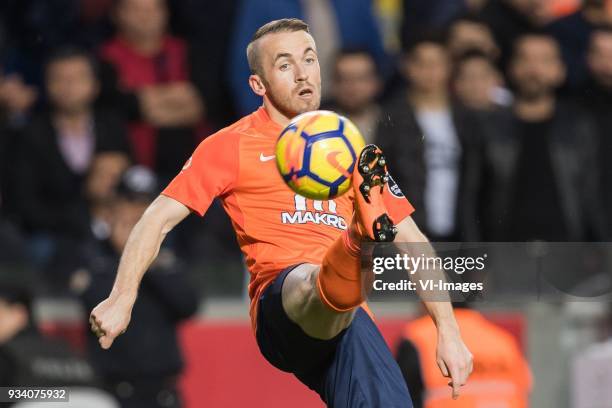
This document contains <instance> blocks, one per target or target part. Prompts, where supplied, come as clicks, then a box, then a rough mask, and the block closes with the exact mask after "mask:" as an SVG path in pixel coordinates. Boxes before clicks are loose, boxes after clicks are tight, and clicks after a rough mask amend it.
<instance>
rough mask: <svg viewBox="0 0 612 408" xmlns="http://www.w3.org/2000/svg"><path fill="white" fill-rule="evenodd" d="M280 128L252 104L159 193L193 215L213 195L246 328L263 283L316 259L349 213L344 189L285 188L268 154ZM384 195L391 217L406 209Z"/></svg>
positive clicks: (202, 210) (350, 200)
mask: <svg viewBox="0 0 612 408" xmlns="http://www.w3.org/2000/svg"><path fill="white" fill-rule="evenodd" d="M281 131H282V126H281V125H279V124H278V123H276V122H274V121H272V120H271V119H270V117H269V116H268V113H267V112H266V110H265V109H264V108H263V107H262V108H259V109H258V110H257V111H255V112H254V113H252V114H250V115H248V116H246V117H244V118H242V119H241V120H239V121H238V122H236V123H234V124H233V125H231V126H229V127H227V128H225V129H222V130H220V131H219V132H217V133H215V134H214V135H212V136H209V137H208V138H206V139H205V140H204V141H203V142H202V143H200V145H199V146H198V147H197V148H196V150H195V152H194V153H193V156H192V157H191V158H189V160H188V161H187V163H186V164H185V166H184V167H183V170H181V172H180V173H179V174H178V175H177V176H176V177H175V178H174V180H172V182H171V183H170V184H169V185H168V187H167V188H166V189H165V190H164V191H163V193H162V194H164V195H166V196H168V197H170V198H173V199H175V200H177V201H179V202H181V203H182V204H184V205H185V206H187V207H189V208H190V209H191V210H192V211H194V212H196V213H198V214H200V215H201V216H202V215H204V213H205V212H206V210H207V209H208V207H209V206H210V204H211V202H212V201H213V199H215V198H216V197H219V198H220V199H221V201H222V203H223V208H224V209H225V211H226V212H227V214H228V215H229V217H230V218H231V221H232V225H233V227H234V230H235V232H236V236H237V238H238V244H239V245H240V249H241V250H242V252H243V254H244V256H245V258H246V264H247V267H248V269H249V272H250V274H251V280H250V283H249V296H250V298H251V308H250V315H251V321H252V323H253V327H255V322H256V313H257V301H258V299H259V296H260V295H261V293H262V292H263V290H264V289H265V288H266V287H267V286H268V285H269V284H270V283H271V282H272V281H273V280H274V278H275V277H276V276H277V275H278V274H279V273H280V272H281V271H282V270H283V269H285V268H287V267H289V266H291V265H295V264H298V263H304V262H305V263H313V264H320V263H321V261H322V260H323V256H324V255H325V252H326V251H327V248H328V247H329V246H330V245H331V244H332V242H333V241H334V240H335V239H336V238H337V237H338V236H339V235H340V233H341V232H342V231H343V230H345V229H346V228H347V227H348V225H349V224H350V221H351V218H352V215H353V197H352V192H349V193H347V194H345V195H343V196H341V197H338V198H336V199H334V200H329V201H316V200H309V199H306V198H304V197H302V196H299V195H297V194H296V193H294V192H293V191H292V190H291V189H289V187H288V186H287V185H286V184H285V182H284V181H283V179H282V178H281V176H280V174H279V172H278V170H277V168H276V162H275V158H274V151H275V145H276V141H277V139H278V137H279V135H280V133H281ZM388 196H389V197H391V198H390V199H388V200H387V201H391V204H389V203H387V206H388V209H389V212H390V214H389V216H390V217H391V218H392V219H393V220H394V221H395V222H396V223H399V222H400V221H401V220H403V219H404V218H405V217H407V216H408V215H410V214H411V213H412V211H414V209H413V208H412V206H411V205H410V203H409V202H408V201H407V200H406V199H405V198H403V197H400V195H397V196H396V195H391V194H389V195H388Z"/></svg>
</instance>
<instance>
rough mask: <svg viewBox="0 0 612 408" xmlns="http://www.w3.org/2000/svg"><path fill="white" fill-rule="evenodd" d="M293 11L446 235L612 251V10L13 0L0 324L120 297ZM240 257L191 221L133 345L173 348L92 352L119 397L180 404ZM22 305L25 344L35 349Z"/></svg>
mask: <svg viewBox="0 0 612 408" xmlns="http://www.w3.org/2000/svg"><path fill="white" fill-rule="evenodd" d="M283 17H299V18H302V19H304V20H305V21H306V22H308V23H309V24H310V29H311V33H312V35H313V36H314V38H315V40H316V41H317V46H318V54H319V58H320V64H321V70H322V78H323V105H322V106H323V108H326V109H332V110H335V111H338V112H340V113H342V114H344V115H346V116H348V117H349V118H350V119H352V120H353V121H354V122H355V123H356V124H357V125H358V127H359V128H360V129H361V130H362V132H363V134H364V136H365V138H366V139H367V141H368V142H375V143H378V144H380V145H381V146H382V147H383V150H384V151H385V152H386V154H387V156H388V159H389V163H390V166H391V171H392V174H393V176H394V178H395V180H396V181H397V182H398V184H399V185H400V187H401V188H402V190H403V191H404V193H405V194H406V196H408V197H409V199H410V200H411V201H412V203H413V204H414V206H415V207H416V208H417V211H416V213H415V215H414V217H415V219H416V220H417V222H418V224H419V225H420V226H421V227H422V229H423V230H424V231H425V232H426V234H427V235H428V236H429V237H430V238H431V239H432V240H434V241H470V242H471V241H474V242H478V241H491V242H504V241H508V242H513V241H550V242H576V241H579V242H599V241H609V240H610V238H612V160H611V159H610V157H612V114H610V113H611V112H612V1H606V0H302V1H300V0H282V1H279V0H225V1H222V2H217V1H214V2H213V1H198V0H3V1H2V2H1V4H0V263H2V265H4V266H3V267H2V268H0V272H1V273H2V279H1V281H2V282H3V283H1V284H0V287H1V286H3V285H4V286H6V287H7V288H8V289H7V290H6V291H5V292H6V293H7V294H6V295H4V297H3V295H2V293H4V292H2V291H0V313H2V312H3V308H5V309H7V310H8V309H10V307H9V306H10V305H11V304H13V303H14V302H16V300H15V299H30V297H31V296H32V293H30V294H29V295H23V294H22V293H21V290H22V289H20V288H19V287H21V288H23V287H24V286H25V287H27V288H28V291H29V292H32V291H34V294H35V295H36V296H41V295H42V296H45V297H46V298H51V299H53V298H71V299H77V300H78V302H80V303H81V304H82V305H84V310H89V309H91V307H92V306H93V305H95V304H96V303H97V302H98V301H100V300H101V299H103V298H104V297H105V295H106V294H107V293H108V290H109V288H110V286H111V285H112V280H113V277H114V273H115V270H116V265H117V262H118V257H119V255H120V253H121V249H122V247H123V245H124V244H125V241H126V239H127V235H128V234H129V231H130V229H131V227H132V226H133V225H134V223H135V222H136V220H137V219H138V217H139V216H140V214H142V212H143V211H144V209H145V208H146V205H147V204H148V203H149V202H150V201H151V199H152V198H153V197H155V195H156V194H157V193H158V192H159V191H160V190H161V189H162V188H163V187H164V186H165V185H166V184H167V183H168V181H169V180H171V179H172V177H173V176H174V175H175V174H176V173H177V172H178V171H179V170H180V169H181V167H182V165H183V164H184V162H185V160H186V159H187V158H188V157H189V156H190V153H191V151H192V150H193V149H194V147H195V146H196V145H197V144H198V143H199V142H200V141H201V140H202V139H204V138H206V137H207V136H208V135H210V134H212V133H213V132H214V131H216V130H218V129H220V128H222V127H224V126H226V125H228V124H230V123H232V122H233V121H234V120H236V119H238V118H239V117H241V116H242V115H245V114H248V113H250V112H252V111H253V110H255V109H256V108H257V107H258V105H259V104H260V103H261V102H260V101H259V100H258V99H257V97H256V96H255V95H254V94H253V93H252V92H251V91H250V89H249V87H248V84H247V77H248V75H249V69H248V66H247V60H246V57H245V48H246V45H247V43H248V42H249V40H250V37H251V35H252V34H253V33H254V32H255V30H256V29H257V28H258V27H259V26H261V25H263V24H264V23H266V22H268V21H270V20H273V19H278V18H283ZM240 259H241V258H240V253H239V251H238V249H237V246H236V243H235V240H234V238H233V233H232V231H231V226H230V224H229V222H228V221H227V220H226V218H225V216H223V215H222V209H221V208H220V206H218V205H215V206H213V207H212V208H211V210H210V211H209V214H208V215H207V216H206V217H205V220H204V222H201V221H200V220H199V219H196V217H195V216H191V217H190V218H189V219H188V220H187V221H186V222H185V223H183V224H182V225H181V226H179V227H178V228H177V229H176V231H174V232H173V234H172V235H171V236H170V237H169V239H168V242H167V244H166V245H165V247H164V248H163V249H162V252H161V254H160V257H159V259H158V261H157V262H156V264H155V265H154V267H153V270H152V271H151V272H150V273H149V274H148V275H147V278H146V281H145V285H144V286H143V291H142V292H141V294H140V297H139V304H138V305H139V306H137V308H136V310H135V311H134V313H135V316H134V318H133V320H132V321H133V326H131V329H130V331H129V332H128V333H131V334H126V338H125V341H124V343H125V344H130V339H129V337H130V336H133V340H134V341H136V340H137V339H138V338H142V337H143V336H148V338H150V336H149V334H150V333H166V334H167V335H164V336H160V337H159V338H158V337H155V338H157V339H158V341H157V342H155V341H153V342H147V343H146V345H147V347H149V348H147V347H143V348H140V349H138V351H137V352H136V353H135V352H134V349H133V348H129V347H127V346H126V347H125V348H121V345H120V344H118V347H117V350H115V352H114V353H116V354H106V355H105V357H104V358H101V357H99V356H97V355H96V352H95V351H94V352H93V354H92V358H91V359H90V363H91V364H92V365H93V367H94V371H95V372H96V373H98V375H100V376H101V377H103V378H104V383H105V384H106V386H107V388H108V389H111V390H113V392H114V393H116V394H117V395H123V396H124V397H125V396H127V397H125V398H132V397H134V395H135V394H138V393H137V392H136V393H135V392H134V389H140V390H142V389H144V390H151V389H154V390H156V391H155V394H156V395H157V397H156V398H157V400H158V402H159V400H160V398H161V399H163V398H162V397H159V394H160V392H159V390H166V389H167V391H166V393H165V394H163V397H164V398H166V400H165V401H176V400H177V399H178V397H176V396H175V395H174V393H175V389H174V385H172V384H174V383H173V382H172V380H171V379H172V378H175V377H176V376H177V375H178V374H179V373H180V370H181V367H182V360H181V357H180V352H179V351H178V344H177V338H176V333H175V327H176V325H177V323H178V322H179V321H181V320H182V319H184V318H187V317H189V316H192V315H193V314H194V313H195V312H196V309H197V306H198V303H200V300H201V299H202V296H203V295H204V294H206V295H208V296H212V297H218V296H234V297H240V296H243V293H244V292H243V291H244V289H243V288H244V282H245V279H246V278H245V274H244V271H243V269H242V266H241V263H240ZM13 286H15V288H14V287H13ZM22 295H23V296H22ZM21 303H23V304H28V305H29V304H30V302H29V300H28V301H27V302H26V301H23V302H21ZM27 310H28V312H27V313H25V314H24V313H22V314H21V315H20V316H21V320H20V319H18V318H17V317H16V318H15V319H16V320H13V321H17V322H22V324H17V323H15V324H14V325H13V326H12V327H13V328H14V330H13V332H14V333H18V332H20V331H21V328H22V327H23V328H24V329H23V331H25V332H27V333H26V334H28V333H29V334H28V335H31V331H30V329H27V330H26V329H25V327H31V326H32V324H31V319H29V316H31V313H30V311H29V310H30V308H29V307H28V309H27ZM13 311H14V310H13ZM4 312H6V313H9V312H8V311H6V310H5V311H4ZM7 316H8V315H7ZM15 316H17V315H15ZM2 319H3V318H0V326H2ZM4 321H5V322H6V321H8V320H7V319H4ZM15 328H19V330H17V329H15ZM5 337H6V338H5ZM12 337H13V336H4V337H3V336H2V335H1V331H0V345H2V344H3V342H7V341H8V340H10V338H12ZM89 340H91V341H90V343H91V344H90V345H91V346H95V339H92V338H89ZM92 350H95V347H92ZM156 350H165V353H163V354H162V355H160V358H159V359H155V360H151V359H147V358H146V356H147V355H150V353H156ZM113 356H114V357H113ZM161 357H164V358H161ZM1 358H2V357H1V355H0V359H1ZM113 358H115V359H116V360H113ZM0 367H1V366H0ZM1 371H2V370H0V373H1ZM9 371H10V370H9ZM77 371H78V370H77ZM79 372H80V373H81V374H83V372H87V370H85V369H83V370H81V371H79ZM145 372H146V373H154V375H152V377H153V379H151V378H146V379H143V375H142V373H145ZM0 378H2V377H1V375H0ZM125 378H130V379H133V380H134V381H132V383H131V385H130V384H128V385H129V386H126V385H125V384H126V383H125V381H122V379H125ZM4 381H9V380H2V381H0V384H5V383H6V384H8V382H4ZM134 383H136V384H137V385H134ZM168 384H170V385H168ZM122 387H123V388H122ZM126 387H127V390H126ZM129 387H132V389H131V391H130V388H129ZM117 390H119V391H117ZM122 393H123V394H122ZM142 393H143V395H147V393H146V391H142ZM134 398H136V397H134ZM133 406H136V405H133ZM144 406H152V405H146V404H145V405H144ZM162 406H172V405H162Z"/></svg>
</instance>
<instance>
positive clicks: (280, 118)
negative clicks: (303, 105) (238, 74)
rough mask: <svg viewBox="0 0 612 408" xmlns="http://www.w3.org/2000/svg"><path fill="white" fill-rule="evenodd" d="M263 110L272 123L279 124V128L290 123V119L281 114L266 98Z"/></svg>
mask: <svg viewBox="0 0 612 408" xmlns="http://www.w3.org/2000/svg"><path fill="white" fill-rule="evenodd" d="M263 104H264V109H265V110H266V112H268V116H270V119H272V121H273V122H275V123H277V124H279V125H280V126H281V127H283V128H284V127H285V126H287V125H288V124H289V122H291V118H288V117H287V116H285V115H284V114H283V113H281V112H280V111H279V110H278V109H276V107H275V106H274V105H273V104H272V102H270V101H269V100H268V99H267V98H264V103H263Z"/></svg>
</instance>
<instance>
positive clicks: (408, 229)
mask: <svg viewBox="0 0 612 408" xmlns="http://www.w3.org/2000/svg"><path fill="white" fill-rule="evenodd" d="M397 228H398V231H397V235H396V237H395V241H396V242H423V243H427V244H429V240H428V239H427V237H425V235H424V234H423V233H422V232H421V231H420V230H419V228H418V227H417V225H416V224H415V222H414V220H413V219H412V218H411V217H407V218H406V219H404V220H403V221H402V222H401V223H399V224H398V225H397ZM427 246H428V251H426V253H425V254H424V255H425V257H434V256H435V251H434V249H433V248H432V247H431V245H427ZM419 249H421V248H419ZM427 252H429V253H427ZM428 272H429V273H431V272H432V271H428ZM438 272H439V274H440V276H439V277H437V278H435V279H436V280H437V279H438V278H439V279H444V275H443V272H442V271H438ZM417 273H418V272H417ZM430 278H434V277H430ZM440 295H441V294H440ZM423 304H424V305H425V308H426V309H427V311H428V312H429V315H430V316H431V318H432V319H433V321H434V323H435V325H436V328H437V329H438V345H437V353H436V362H437V363H438V367H439V368H440V371H442V375H444V376H445V377H450V378H451V382H450V383H449V385H450V386H452V388H453V391H452V392H453V398H457V397H458V396H459V389H460V387H461V386H462V385H465V383H466V382H467V379H468V377H469V375H470V373H471V372H472V369H473V365H472V364H473V362H472V353H470V351H469V350H468V348H467V347H466V345H465V343H464V342H463V340H462V339H461V333H460V332H459V326H458V325H457V321H456V320H455V315H454V313H453V308H452V306H451V303H450V301H434V302H432V301H426V300H423Z"/></svg>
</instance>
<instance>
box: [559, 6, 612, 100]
mask: <svg viewBox="0 0 612 408" xmlns="http://www.w3.org/2000/svg"><path fill="white" fill-rule="evenodd" d="M610 23H612V16H611V15H610V14H609V13H608V11H607V10H606V4H605V1H604V0H584V2H583V4H582V7H581V8H580V9H579V10H577V11H576V12H574V13H572V14H570V15H567V16H565V17H562V18H560V19H558V20H557V21H554V22H553V23H551V24H550V25H549V27H548V28H547V29H548V30H549V31H550V33H551V34H552V35H554V36H555V38H556V39H557V41H558V42H559V44H560V45H561V52H562V54H563V60H564V61H565V65H566V66H567V84H568V86H569V88H570V89H573V90H577V89H579V88H580V87H581V86H582V85H583V84H584V82H585V81H587V80H588V69H587V63H586V54H587V50H588V48H589V39H590V37H591V33H592V32H593V29H594V28H595V27H596V26H598V25H602V24H610Z"/></svg>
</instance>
